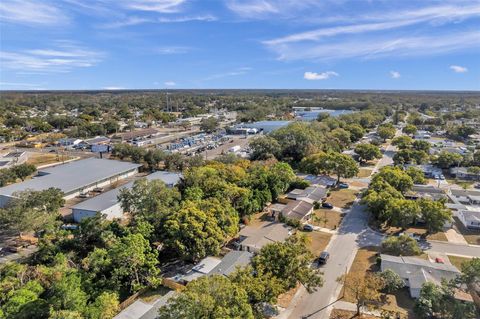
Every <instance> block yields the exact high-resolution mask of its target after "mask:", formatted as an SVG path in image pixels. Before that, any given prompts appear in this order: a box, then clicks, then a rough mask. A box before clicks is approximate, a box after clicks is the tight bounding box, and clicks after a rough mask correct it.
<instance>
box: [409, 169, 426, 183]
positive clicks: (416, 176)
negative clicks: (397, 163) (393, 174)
mask: <svg viewBox="0 0 480 319" xmlns="http://www.w3.org/2000/svg"><path fill="white" fill-rule="evenodd" d="M405 173H407V174H408V176H410V177H411V178H412V181H413V183H414V184H425V183H426V182H427V181H426V179H425V174H424V173H423V171H422V170H421V169H419V168H416V167H414V166H410V167H408V168H407V169H406V170H405Z"/></svg>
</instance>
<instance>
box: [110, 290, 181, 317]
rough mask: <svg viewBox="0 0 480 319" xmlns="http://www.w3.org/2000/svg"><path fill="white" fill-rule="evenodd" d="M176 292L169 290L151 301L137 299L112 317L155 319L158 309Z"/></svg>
mask: <svg viewBox="0 0 480 319" xmlns="http://www.w3.org/2000/svg"><path fill="white" fill-rule="evenodd" d="M176 294H177V292H175V291H173V290H171V291H169V292H167V293H166V294H165V295H163V296H161V297H160V298H157V299H155V300H154V301H153V302H147V301H144V300H142V299H137V300H136V301H134V302H133V303H132V304H131V305H129V306H128V307H126V308H125V309H123V310H122V311H121V312H120V313H119V314H118V315H116V316H115V317H113V319H156V318H157V317H158V310H159V309H160V308H162V307H163V306H165V305H166V304H167V302H168V300H169V299H170V298H172V297H173V296H175V295H176Z"/></svg>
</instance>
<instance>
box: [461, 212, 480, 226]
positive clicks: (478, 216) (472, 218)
mask: <svg viewBox="0 0 480 319" xmlns="http://www.w3.org/2000/svg"><path fill="white" fill-rule="evenodd" d="M455 216H457V217H458V219H459V220H460V221H461V222H462V224H463V226H465V227H466V228H468V229H475V230H480V210H479V211H472V210H460V211H458V212H456V213H455Z"/></svg>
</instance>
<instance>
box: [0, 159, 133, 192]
mask: <svg viewBox="0 0 480 319" xmlns="http://www.w3.org/2000/svg"><path fill="white" fill-rule="evenodd" d="M140 166H141V165H140V164H134V163H130V162H121V161H116V160H106V159H98V158H88V159H83V160H79V161H74V162H69V163H66V164H61V165H58V166H53V167H49V168H46V169H42V170H39V175H38V176H36V177H33V178H32V179H30V180H27V181H24V182H21V183H17V184H12V185H9V186H6V187H3V188H0V195H4V196H12V195H13V194H14V193H16V192H21V191H25V190H27V189H31V190H34V191H42V190H45V189H48V188H51V187H55V188H58V189H60V190H61V191H62V192H64V193H65V194H70V193H73V192H75V191H76V190H79V189H82V188H84V187H86V186H89V185H91V184H95V183H96V182H98V181H102V180H107V179H109V178H112V177H115V176H117V175H120V174H122V173H125V172H128V171H131V170H133V169H136V168H138V167H140Z"/></svg>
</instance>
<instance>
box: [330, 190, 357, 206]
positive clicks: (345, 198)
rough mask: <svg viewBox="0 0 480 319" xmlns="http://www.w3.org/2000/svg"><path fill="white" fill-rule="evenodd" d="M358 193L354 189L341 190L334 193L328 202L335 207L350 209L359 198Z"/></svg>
mask: <svg viewBox="0 0 480 319" xmlns="http://www.w3.org/2000/svg"><path fill="white" fill-rule="evenodd" d="M357 194H358V191H356V190H353V189H341V190H338V191H333V192H331V193H330V195H329V196H328V197H327V202H329V203H330V204H332V205H333V206H335V207H340V208H348V207H350V206H352V204H353V201H354V200H355V199H356V198H357Z"/></svg>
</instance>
